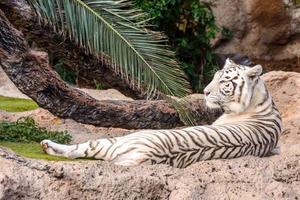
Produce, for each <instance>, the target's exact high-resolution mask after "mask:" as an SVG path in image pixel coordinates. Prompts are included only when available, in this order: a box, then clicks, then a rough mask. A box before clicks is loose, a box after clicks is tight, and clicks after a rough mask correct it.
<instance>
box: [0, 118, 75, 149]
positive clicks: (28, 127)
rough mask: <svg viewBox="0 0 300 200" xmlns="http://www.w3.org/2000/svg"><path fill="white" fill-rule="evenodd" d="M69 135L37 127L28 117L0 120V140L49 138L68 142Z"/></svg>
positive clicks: (35, 140) (38, 140)
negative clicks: (8, 120) (10, 120)
mask: <svg viewBox="0 0 300 200" xmlns="http://www.w3.org/2000/svg"><path fill="white" fill-rule="evenodd" d="M71 138H72V137H71V136H70V135H69V134H68V133H67V132H59V131H48V130H46V129H45V128H42V127H39V126H38V125H37V124H36V122H35V121H34V119H32V118H30V117H25V118H20V119H19V120H17V121H16V122H5V121H2V122H0V141H10V142H40V141H42V140H44V139H50V140H53V141H55V142H58V143H63V144H65V143H69V142H70V141H71Z"/></svg>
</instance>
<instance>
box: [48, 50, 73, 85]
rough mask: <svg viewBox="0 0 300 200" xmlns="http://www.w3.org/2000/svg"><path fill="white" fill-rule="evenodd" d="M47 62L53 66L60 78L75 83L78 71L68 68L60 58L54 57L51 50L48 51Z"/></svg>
mask: <svg viewBox="0 0 300 200" xmlns="http://www.w3.org/2000/svg"><path fill="white" fill-rule="evenodd" d="M49 63H50V65H51V66H53V68H54V70H55V71H56V72H57V73H58V75H59V76H60V78H61V79H62V80H64V81H66V82H67V83H69V84H71V85H76V80H77V77H78V71H74V70H72V69H70V68H68V67H67V66H66V65H65V64H64V61H63V60H62V59H60V58H58V57H56V56H55V55H54V54H53V53H51V52H49Z"/></svg>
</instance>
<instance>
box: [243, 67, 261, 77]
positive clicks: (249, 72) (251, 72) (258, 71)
mask: <svg viewBox="0 0 300 200" xmlns="http://www.w3.org/2000/svg"><path fill="white" fill-rule="evenodd" d="M262 71H263V69H262V66H261V65H255V66H254V67H251V68H250V69H248V70H247V71H246V74H247V75H248V76H249V77H255V76H260V75H261V73H262Z"/></svg>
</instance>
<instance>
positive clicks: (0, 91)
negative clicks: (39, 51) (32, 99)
mask: <svg viewBox="0 0 300 200" xmlns="http://www.w3.org/2000/svg"><path fill="white" fill-rule="evenodd" d="M0 95H1V96H7V97H15V98H24V99H29V97H28V96H26V95H25V94H23V93H22V92H20V90H19V89H18V88H17V87H16V86H15V85H14V84H13V82H12V81H11V80H10V79H9V78H8V76H7V75H6V74H5V72H4V71H3V69H2V68H1V67H0Z"/></svg>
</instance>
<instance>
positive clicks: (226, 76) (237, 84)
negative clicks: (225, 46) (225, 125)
mask: <svg viewBox="0 0 300 200" xmlns="http://www.w3.org/2000/svg"><path fill="white" fill-rule="evenodd" d="M261 73H262V66H261V65H256V66H254V67H247V66H243V65H238V64H236V63H234V62H233V61H232V60H230V59H227V60H226V63H225V65H224V67H223V69H222V70H220V71H218V72H216V73H215V75H214V78H213V80H212V81H211V82H210V83H209V85H208V86H207V87H206V88H205V89H204V95H205V100H206V105H207V106H208V107H209V108H222V109H224V111H225V113H241V112H244V111H245V110H247V109H248V108H249V106H250V105H252V104H253V102H252V101H253V99H254V98H256V96H257V94H254V91H256V90H257V88H256V86H257V85H258V86H259V87H264V86H263V83H262V81H261V80H260V78H259V76H260V75H261ZM256 93H257V92H256ZM253 96H254V97H253ZM258 98H262V97H258Z"/></svg>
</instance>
